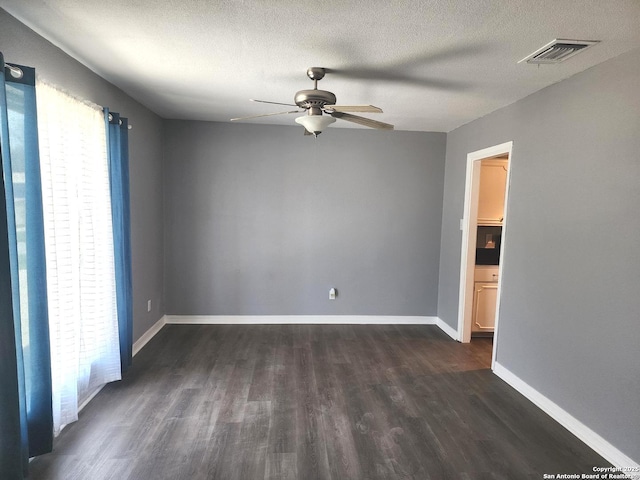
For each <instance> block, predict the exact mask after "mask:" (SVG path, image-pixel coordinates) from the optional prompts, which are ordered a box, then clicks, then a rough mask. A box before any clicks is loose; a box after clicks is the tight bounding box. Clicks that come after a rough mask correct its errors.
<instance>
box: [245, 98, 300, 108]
mask: <svg viewBox="0 0 640 480" xmlns="http://www.w3.org/2000/svg"><path fill="white" fill-rule="evenodd" d="M249 101H250V102H258V103H270V104H271V105H288V106H290V107H297V105H296V104H295V103H281V102H268V101H267V100H256V99H254V98H250V99H249Z"/></svg>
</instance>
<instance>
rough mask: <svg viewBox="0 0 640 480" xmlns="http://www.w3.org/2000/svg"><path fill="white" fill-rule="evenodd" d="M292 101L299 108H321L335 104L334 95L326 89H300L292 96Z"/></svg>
mask: <svg viewBox="0 0 640 480" xmlns="http://www.w3.org/2000/svg"><path fill="white" fill-rule="evenodd" d="M294 102H295V103H296V105H298V106H299V107H300V108H304V109H308V108H314V107H315V108H323V107H324V106H325V105H335V104H336V96H335V95H334V94H333V93H331V92H327V91H326V90H300V91H299V92H298V93H296V96H295V97H294Z"/></svg>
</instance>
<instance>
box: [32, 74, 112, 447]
mask: <svg viewBox="0 0 640 480" xmlns="http://www.w3.org/2000/svg"><path fill="white" fill-rule="evenodd" d="M36 96H37V105H38V135H39V143H40V162H41V169H42V196H43V204H44V205H43V207H44V208H43V211H44V223H45V246H46V258H47V294H48V301H49V326H50V330H51V370H52V377H53V378H52V379H53V422H54V433H55V434H56V435H57V434H58V433H59V432H60V429H61V428H62V427H63V426H64V425H66V424H68V423H71V422H73V421H75V420H77V419H78V405H79V404H81V403H82V402H83V401H84V400H85V399H86V398H87V397H88V396H89V395H90V394H91V393H93V392H94V391H95V390H96V389H97V388H98V387H100V386H101V385H104V384H105V383H107V382H110V381H113V380H118V379H120V350H119V342H118V321H117V313H116V286H115V270H114V258H113V257H114V253H113V233H112V226H111V201H110V192H109V170H108V160H107V143H106V129H105V121H104V114H103V111H102V107H100V106H98V105H93V104H89V103H87V102H84V101H81V100H78V99H76V98H74V97H72V96H71V95H69V94H67V93H65V92H63V91H61V90H59V89H57V88H55V87H53V86H50V85H48V84H46V83H44V82H42V81H41V80H38V83H37V85H36Z"/></svg>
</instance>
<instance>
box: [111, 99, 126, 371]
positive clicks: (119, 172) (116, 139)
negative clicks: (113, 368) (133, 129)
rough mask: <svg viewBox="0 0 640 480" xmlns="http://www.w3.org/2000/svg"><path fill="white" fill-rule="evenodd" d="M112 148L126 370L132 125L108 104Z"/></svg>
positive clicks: (122, 356)
mask: <svg viewBox="0 0 640 480" xmlns="http://www.w3.org/2000/svg"><path fill="white" fill-rule="evenodd" d="M105 122H106V124H107V139H108V149H109V180H110V186H111V215H112V218H113V245H114V250H115V252H114V253H115V255H114V259H115V273H116V299H117V305H118V332H119V335H120V364H121V366H122V372H123V373H124V372H125V371H126V370H127V369H128V368H129V367H130V366H131V361H132V348H133V300H132V298H133V291H132V281H131V226H130V223H131V220H130V213H129V212H130V210H129V137H128V135H129V128H128V122H127V119H126V118H123V117H120V115H119V114H117V113H115V112H109V109H108V108H105Z"/></svg>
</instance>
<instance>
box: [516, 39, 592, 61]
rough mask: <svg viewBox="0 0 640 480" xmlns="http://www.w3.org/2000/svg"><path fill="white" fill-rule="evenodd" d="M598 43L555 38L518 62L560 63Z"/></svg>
mask: <svg viewBox="0 0 640 480" xmlns="http://www.w3.org/2000/svg"><path fill="white" fill-rule="evenodd" d="M596 43H599V41H598V40H563V39H559V38H556V39H555V40H553V41H552V42H549V43H547V44H546V45H545V46H544V47H542V48H539V49H538V50H536V51H535V52H533V53H532V54H531V55H527V56H526V57H525V58H523V59H522V60H520V61H519V62H518V63H522V62H527V63H534V64H548V63H560V62H563V61H565V60H567V59H568V58H571V57H573V56H574V55H576V54H578V53H580V52H581V51H583V50H585V49H587V48H589V47H591V46H593V45H595V44H596Z"/></svg>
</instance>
